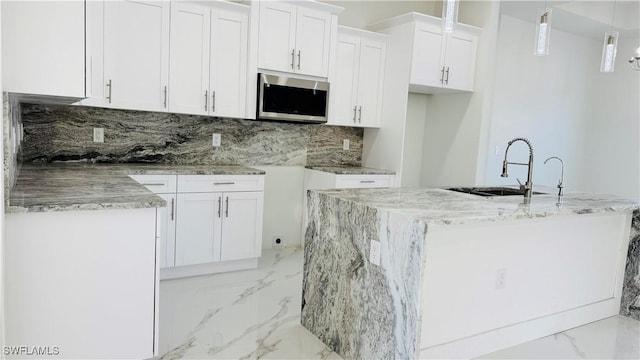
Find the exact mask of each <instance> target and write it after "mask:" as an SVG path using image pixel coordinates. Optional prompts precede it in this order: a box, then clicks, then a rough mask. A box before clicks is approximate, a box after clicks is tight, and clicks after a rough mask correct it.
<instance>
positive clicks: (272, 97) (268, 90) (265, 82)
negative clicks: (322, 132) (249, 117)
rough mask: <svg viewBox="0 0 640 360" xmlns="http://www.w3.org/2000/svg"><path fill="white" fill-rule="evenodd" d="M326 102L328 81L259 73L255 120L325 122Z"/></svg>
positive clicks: (327, 99)
mask: <svg viewBox="0 0 640 360" xmlns="http://www.w3.org/2000/svg"><path fill="white" fill-rule="evenodd" d="M328 101H329V83H327V82H324V81H314V80H305V79H299V78H293V77H287V76H277V75H269V74H258V106H257V118H258V119H263V120H281V121H295V122H305V123H325V122H327V103H328Z"/></svg>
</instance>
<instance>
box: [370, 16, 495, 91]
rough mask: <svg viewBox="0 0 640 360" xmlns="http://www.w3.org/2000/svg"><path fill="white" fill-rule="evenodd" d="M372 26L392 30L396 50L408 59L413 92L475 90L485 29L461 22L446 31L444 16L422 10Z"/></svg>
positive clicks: (391, 37) (383, 30)
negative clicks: (474, 81) (422, 11)
mask: <svg viewBox="0 0 640 360" xmlns="http://www.w3.org/2000/svg"><path fill="white" fill-rule="evenodd" d="M371 28H372V29H374V30H375V31H380V32H383V33H385V34H389V36H390V40H389V41H391V42H392V43H393V44H394V48H395V49H396V51H397V53H398V54H401V56H402V58H403V59H404V58H406V59H407V65H408V66H409V69H410V72H409V79H408V80H409V91H410V92H417V93H424V94H436V93H446V92H455V91H473V80H474V76H475V68H476V53H477V48H478V38H479V36H480V31H481V30H482V29H480V28H478V27H475V26H471V25H466V24H461V23H458V24H457V25H456V27H455V29H454V30H453V31H452V32H450V33H446V32H443V31H442V19H440V18H437V17H433V16H429V15H425V14H419V13H408V14H404V15H399V16H396V17H393V18H390V19H387V20H384V21H381V22H379V23H377V24H374V25H372V26H371ZM399 56H400V55H399Z"/></svg>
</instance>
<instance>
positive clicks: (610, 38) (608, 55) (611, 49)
mask: <svg viewBox="0 0 640 360" xmlns="http://www.w3.org/2000/svg"><path fill="white" fill-rule="evenodd" d="M617 50H618V32H617V31H609V32H606V33H605V34H604V43H603V45H602V59H601V61H600V71H602V72H613V70H614V68H615V65H616V51H617Z"/></svg>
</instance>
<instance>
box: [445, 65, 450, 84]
mask: <svg viewBox="0 0 640 360" xmlns="http://www.w3.org/2000/svg"><path fill="white" fill-rule="evenodd" d="M444 84H445V85H449V67H448V66H447V77H446V78H445V79H444Z"/></svg>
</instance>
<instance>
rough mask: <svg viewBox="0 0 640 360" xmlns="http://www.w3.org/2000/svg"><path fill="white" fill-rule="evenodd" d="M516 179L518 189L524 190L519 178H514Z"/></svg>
mask: <svg viewBox="0 0 640 360" xmlns="http://www.w3.org/2000/svg"><path fill="white" fill-rule="evenodd" d="M516 181H517V182H518V184H520V190H524V185H522V182H520V179H518V178H516Z"/></svg>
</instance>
